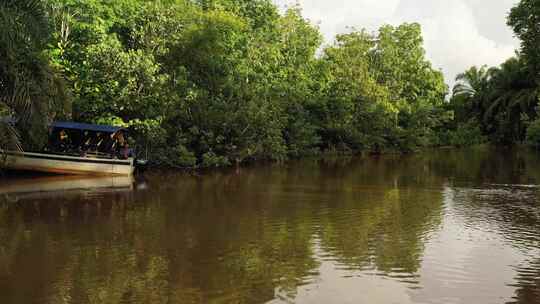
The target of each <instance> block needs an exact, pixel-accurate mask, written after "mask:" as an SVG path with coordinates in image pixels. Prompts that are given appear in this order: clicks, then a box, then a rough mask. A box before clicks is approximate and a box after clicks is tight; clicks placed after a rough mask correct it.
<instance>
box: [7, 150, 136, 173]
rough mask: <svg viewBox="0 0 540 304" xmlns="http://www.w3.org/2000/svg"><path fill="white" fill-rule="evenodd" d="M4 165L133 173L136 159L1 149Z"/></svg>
mask: <svg viewBox="0 0 540 304" xmlns="http://www.w3.org/2000/svg"><path fill="white" fill-rule="evenodd" d="M2 159H5V160H3V161H4V164H3V166H4V167H5V168H7V169H11V170H25V171H38V172H47V173H57V174H78V175H132V174H133V172H134V170H135V161H134V159H133V158H128V159H110V158H97V157H96V158H94V157H89V156H85V157H76V156H68V155H56V154H47V153H33V152H13V151H0V160H2Z"/></svg>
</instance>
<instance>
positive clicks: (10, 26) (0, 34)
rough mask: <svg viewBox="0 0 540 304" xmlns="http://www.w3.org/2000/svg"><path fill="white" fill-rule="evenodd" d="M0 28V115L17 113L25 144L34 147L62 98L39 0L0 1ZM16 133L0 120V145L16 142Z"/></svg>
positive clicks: (62, 92) (46, 22)
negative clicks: (51, 61) (49, 54)
mask: <svg viewBox="0 0 540 304" xmlns="http://www.w3.org/2000/svg"><path fill="white" fill-rule="evenodd" d="M0 28H1V29H2V30H1V31H0V115H10V116H13V117H15V118H17V127H18V129H19V131H20V134H21V136H22V137H24V138H25V144H29V146H30V147H32V146H36V145H37V144H38V143H39V142H40V141H42V140H43V138H45V137H44V136H43V135H44V132H46V128H45V126H46V124H47V120H48V119H49V118H50V116H49V115H50V114H51V113H52V111H51V110H52V109H55V108H57V107H58V105H59V104H60V103H62V104H64V103H65V102H66V101H67V100H68V98H67V97H66V95H65V94H64V90H63V86H62V81H61V78H60V77H58V76H57V74H56V73H55V72H54V71H53V70H52V69H51V68H50V65H49V57H48V55H47V53H46V49H47V43H49V42H50V38H51V31H50V25H49V18H48V15H47V11H46V7H45V5H44V3H43V2H42V1H41V0H2V1H1V2H0ZM16 134H17V133H16V132H15V130H14V128H13V127H12V126H10V125H9V124H8V123H6V121H4V122H2V121H0V148H6V146H7V145H8V144H11V145H13V144H15V143H17V142H18V138H17V136H16Z"/></svg>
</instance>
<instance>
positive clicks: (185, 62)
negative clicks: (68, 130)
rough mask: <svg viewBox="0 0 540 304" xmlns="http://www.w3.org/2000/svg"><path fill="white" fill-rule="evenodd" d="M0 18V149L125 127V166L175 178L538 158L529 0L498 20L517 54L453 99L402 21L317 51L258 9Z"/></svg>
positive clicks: (59, 12) (201, 6)
mask: <svg viewBox="0 0 540 304" xmlns="http://www.w3.org/2000/svg"><path fill="white" fill-rule="evenodd" d="M0 15H1V16H2V18H0V28H1V29H2V31H1V32H0V116H13V117H16V118H17V119H18V120H17V121H18V122H17V124H16V125H15V127H12V126H10V125H9V124H8V123H6V122H2V121H0V147H2V148H4V149H5V148H10V149H12V148H15V146H16V145H22V148H24V149H25V150H32V149H39V148H40V147H42V146H43V145H44V144H45V143H44V142H43V141H44V140H46V138H47V136H46V132H47V124H48V123H50V122H51V121H53V120H60V119H62V120H74V121H79V122H88V123H98V124H113V125H120V126H124V127H128V128H129V129H130V130H131V135H132V137H133V138H134V139H135V142H136V145H137V147H136V148H137V151H138V153H139V154H141V155H144V156H148V157H149V159H150V160H151V161H152V162H153V163H154V164H157V165H165V166H173V167H185V168H187V167H213V166H224V165H229V164H233V163H238V162H243V161H249V160H284V159H287V158H291V157H302V156H307V155H317V154H320V153H323V152H337V153H360V152H366V153H382V152H387V151H402V152H408V151H413V150H416V149H418V148H422V147H427V146H430V147H434V146H435V147H436V146H443V145H444V146H447V145H457V146H465V145H474V144H480V143H485V142H491V143H495V144H505V145H506V144H515V143H522V142H528V143H530V144H532V145H537V146H539V145H540V120H538V116H539V113H538V109H537V106H538V85H539V80H540V49H539V48H538V47H537V46H538V45H540V30H539V29H538V27H537V26H536V24H538V23H539V22H540V4H537V1H533V0H522V1H521V2H519V3H518V4H517V5H516V6H515V7H514V8H513V9H512V11H511V13H510V15H509V17H508V20H507V22H508V24H509V26H511V27H512V28H513V29H514V32H515V33H516V35H517V36H518V37H519V38H520V39H521V42H522V47H521V49H520V50H519V52H518V53H517V55H516V56H515V57H514V58H510V59H509V60H508V61H507V62H505V63H503V64H502V65H501V66H500V67H493V68H489V67H472V68H470V69H469V70H467V71H465V72H464V73H463V74H461V75H459V76H458V79H457V84H456V86H455V87H454V88H453V90H452V92H451V95H449V94H450V92H449V89H448V87H447V86H446V84H445V82H444V78H443V75H442V73H441V72H440V71H439V70H437V69H435V68H433V67H432V65H431V63H430V62H429V61H428V60H427V59H426V56H425V51H424V48H423V40H422V33H421V28H420V25H418V24H415V23H405V24H401V25H398V26H390V25H385V26H382V27H381V28H379V30H378V31H376V32H368V31H366V30H363V29H359V30H355V31H352V32H350V33H347V34H341V35H338V36H337V37H336V39H335V41H334V42H333V43H331V44H323V39H322V36H321V33H320V32H319V30H318V28H317V27H316V26H314V25H313V24H312V23H310V22H309V21H308V20H306V19H305V18H303V17H302V15H301V10H300V8H297V7H295V8H291V9H288V10H287V11H285V12H282V11H280V10H279V9H278V8H277V7H276V6H275V5H274V4H273V3H272V2H271V1H270V0H198V1H194V0H193V1H190V0H162V1H144V0H115V1H109V0H6V1H2V2H1V3H0ZM501 22H504V20H501Z"/></svg>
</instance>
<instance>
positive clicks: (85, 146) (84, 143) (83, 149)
mask: <svg viewBox="0 0 540 304" xmlns="http://www.w3.org/2000/svg"><path fill="white" fill-rule="evenodd" d="M91 143H92V136H90V133H89V132H88V131H84V133H83V136H82V140H81V145H80V146H79V153H80V155H81V157H85V156H86V154H87V153H88V150H90V144H91Z"/></svg>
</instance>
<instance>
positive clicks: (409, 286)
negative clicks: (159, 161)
mask: <svg viewBox="0 0 540 304" xmlns="http://www.w3.org/2000/svg"><path fill="white" fill-rule="evenodd" d="M539 160H540V158H539V157H538V156H537V155H536V154H534V153H531V152H529V151H522V150H510V151H507V150H505V151H493V150H463V151H432V152H427V153H422V154H416V155H409V156H383V157H378V158H351V159H325V160H305V161H295V162H289V163H286V164H282V165H253V166H249V167H241V168H233V169H226V170H220V171H212V172H207V173H203V174H201V175H200V176H191V175H185V174H178V173H174V172H167V171H160V172H156V171H155V172H147V174H145V182H144V183H140V182H134V181H132V180H122V179H120V180H115V179H111V178H108V179H80V178H61V177H40V178H35V179H34V178H32V179H28V178H27V177H25V178H23V179H19V178H18V179H13V178H10V179H7V180H6V179H4V180H1V181H0V200H2V202H1V203H0V300H1V302H2V303H58V302H63V303H163V302H168V303H266V302H269V303H283V302H285V303H286V302H294V303H329V302H332V301H334V302H335V301H336V299H341V300H343V301H341V302H343V303H357V302H361V301H371V302H377V303H396V302H399V303H438V302H445V301H441V299H443V300H444V299H446V303H467V302H470V301H471V299H486V300H487V302H489V300H490V299H492V298H490V296H495V297H498V298H497V299H500V298H501V297H507V301H514V302H516V303H530V302H527V301H530V299H531V297H534V296H537V295H538V280H536V281H535V279H534V278H537V277H538V276H537V275H538V273H540V267H538V264H539V263H538V259H537V258H535V255H534V253H535V252H536V251H534V249H535V248H536V249H537V248H538V236H537V235H535V233H536V232H537V231H539V229H538V228H540V227H539V218H538V212H539V211H538V210H539V206H538V195H537V188H534V187H535V186H534V185H538V184H539V181H540V170H539V169H540V161H539ZM142 189H144V190H142ZM467 229H469V230H467ZM456 231H457V232H458V233H462V234H463V233H464V232H467V233H469V232H470V233H473V232H478V231H482V232H483V233H484V234H482V235H481V237H482V238H484V237H491V238H493V239H496V240H497V242H495V241H494V242H495V244H496V245H497V246H499V247H500V248H502V249H501V251H500V254H501V256H502V255H505V256H506V255H507V251H509V250H510V251H511V252H512V257H513V258H514V255H515V258H516V260H519V262H520V263H516V264H512V266H508V265H505V266H507V268H508V273H509V274H508V276H509V277H508V278H506V277H504V278H503V277H501V278H500V284H502V285H506V286H507V287H508V293H509V294H507V293H505V294H502V295H501V294H498V292H499V291H498V290H484V289H483V287H485V286H488V287H489V286H491V285H488V284H487V283H486V285H485V286H480V287H479V288H477V289H475V290H474V291H473V292H474V294H470V298H466V297H465V296H466V295H467V294H466V293H463V294H464V296H463V297H462V298H460V297H454V298H449V297H450V296H448V295H446V294H445V293H444V290H443V291H441V290H440V288H444V286H443V285H441V286H443V287H441V286H439V285H436V284H437V282H441V284H443V283H449V282H450V283H449V284H450V285H447V286H449V288H450V289H448V290H449V292H450V291H451V292H452V293H457V294H459V292H460V290H462V289H460V288H463V286H464V285H463V284H465V283H468V285H471V284H470V282H467V278H469V279H470V278H474V276H473V275H474V273H472V270H470V269H469V268H471V267H472V268H474V267H475V266H474V265H479V264H481V263H479V262H481V261H480V260H474V259H475V257H474V256H472V255H471V253H472V252H473V251H467V252H461V251H458V249H460V248H462V247H468V246H469V247H471V246H473V245H474V243H475V242H478V240H476V239H473V238H472V237H469V238H467V237H463V238H457V237H456V234H455V232H456ZM499 237H500V241H499ZM447 240H448V241H447ZM480 244H481V243H480ZM490 244H491V243H490ZM471 248H472V247H471ZM503 249H504V250H503ZM460 254H462V255H463V256H464V257H467V258H468V260H467V261H466V263H464V264H463V265H464V268H463V269H469V270H468V271H465V270H463V269H461V270H460V271H461V272H460V273H459V274H460V275H459V276H457V275H455V271H456V267H454V266H455V265H454V264H451V262H449V261H451V260H452V258H455V260H456V261H461V260H462V259H461V256H460ZM518 258H519V259H518ZM456 263H457V262H456ZM456 265H457V264H456ZM535 265H536V266H535ZM465 266H466V267H465ZM467 267H468V268H467ZM482 267H483V266H478V268H479V270H478V271H479V273H480V274H489V269H484V268H482ZM480 268H481V269H480ZM445 275H446V276H445ZM467 276H469V277H467ZM450 277H451V278H453V279H454V280H455V284H454V285H452V283H451V282H452V281H449V279H448V278H450ZM479 282H481V280H479ZM452 288H453V289H452ZM389 290H392V292H389ZM505 292H506V291H505ZM444 297H446V298H444ZM512 297H513V298H512ZM480 302H486V301H482V300H481V301H480ZM514 302H512V303H514Z"/></svg>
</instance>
